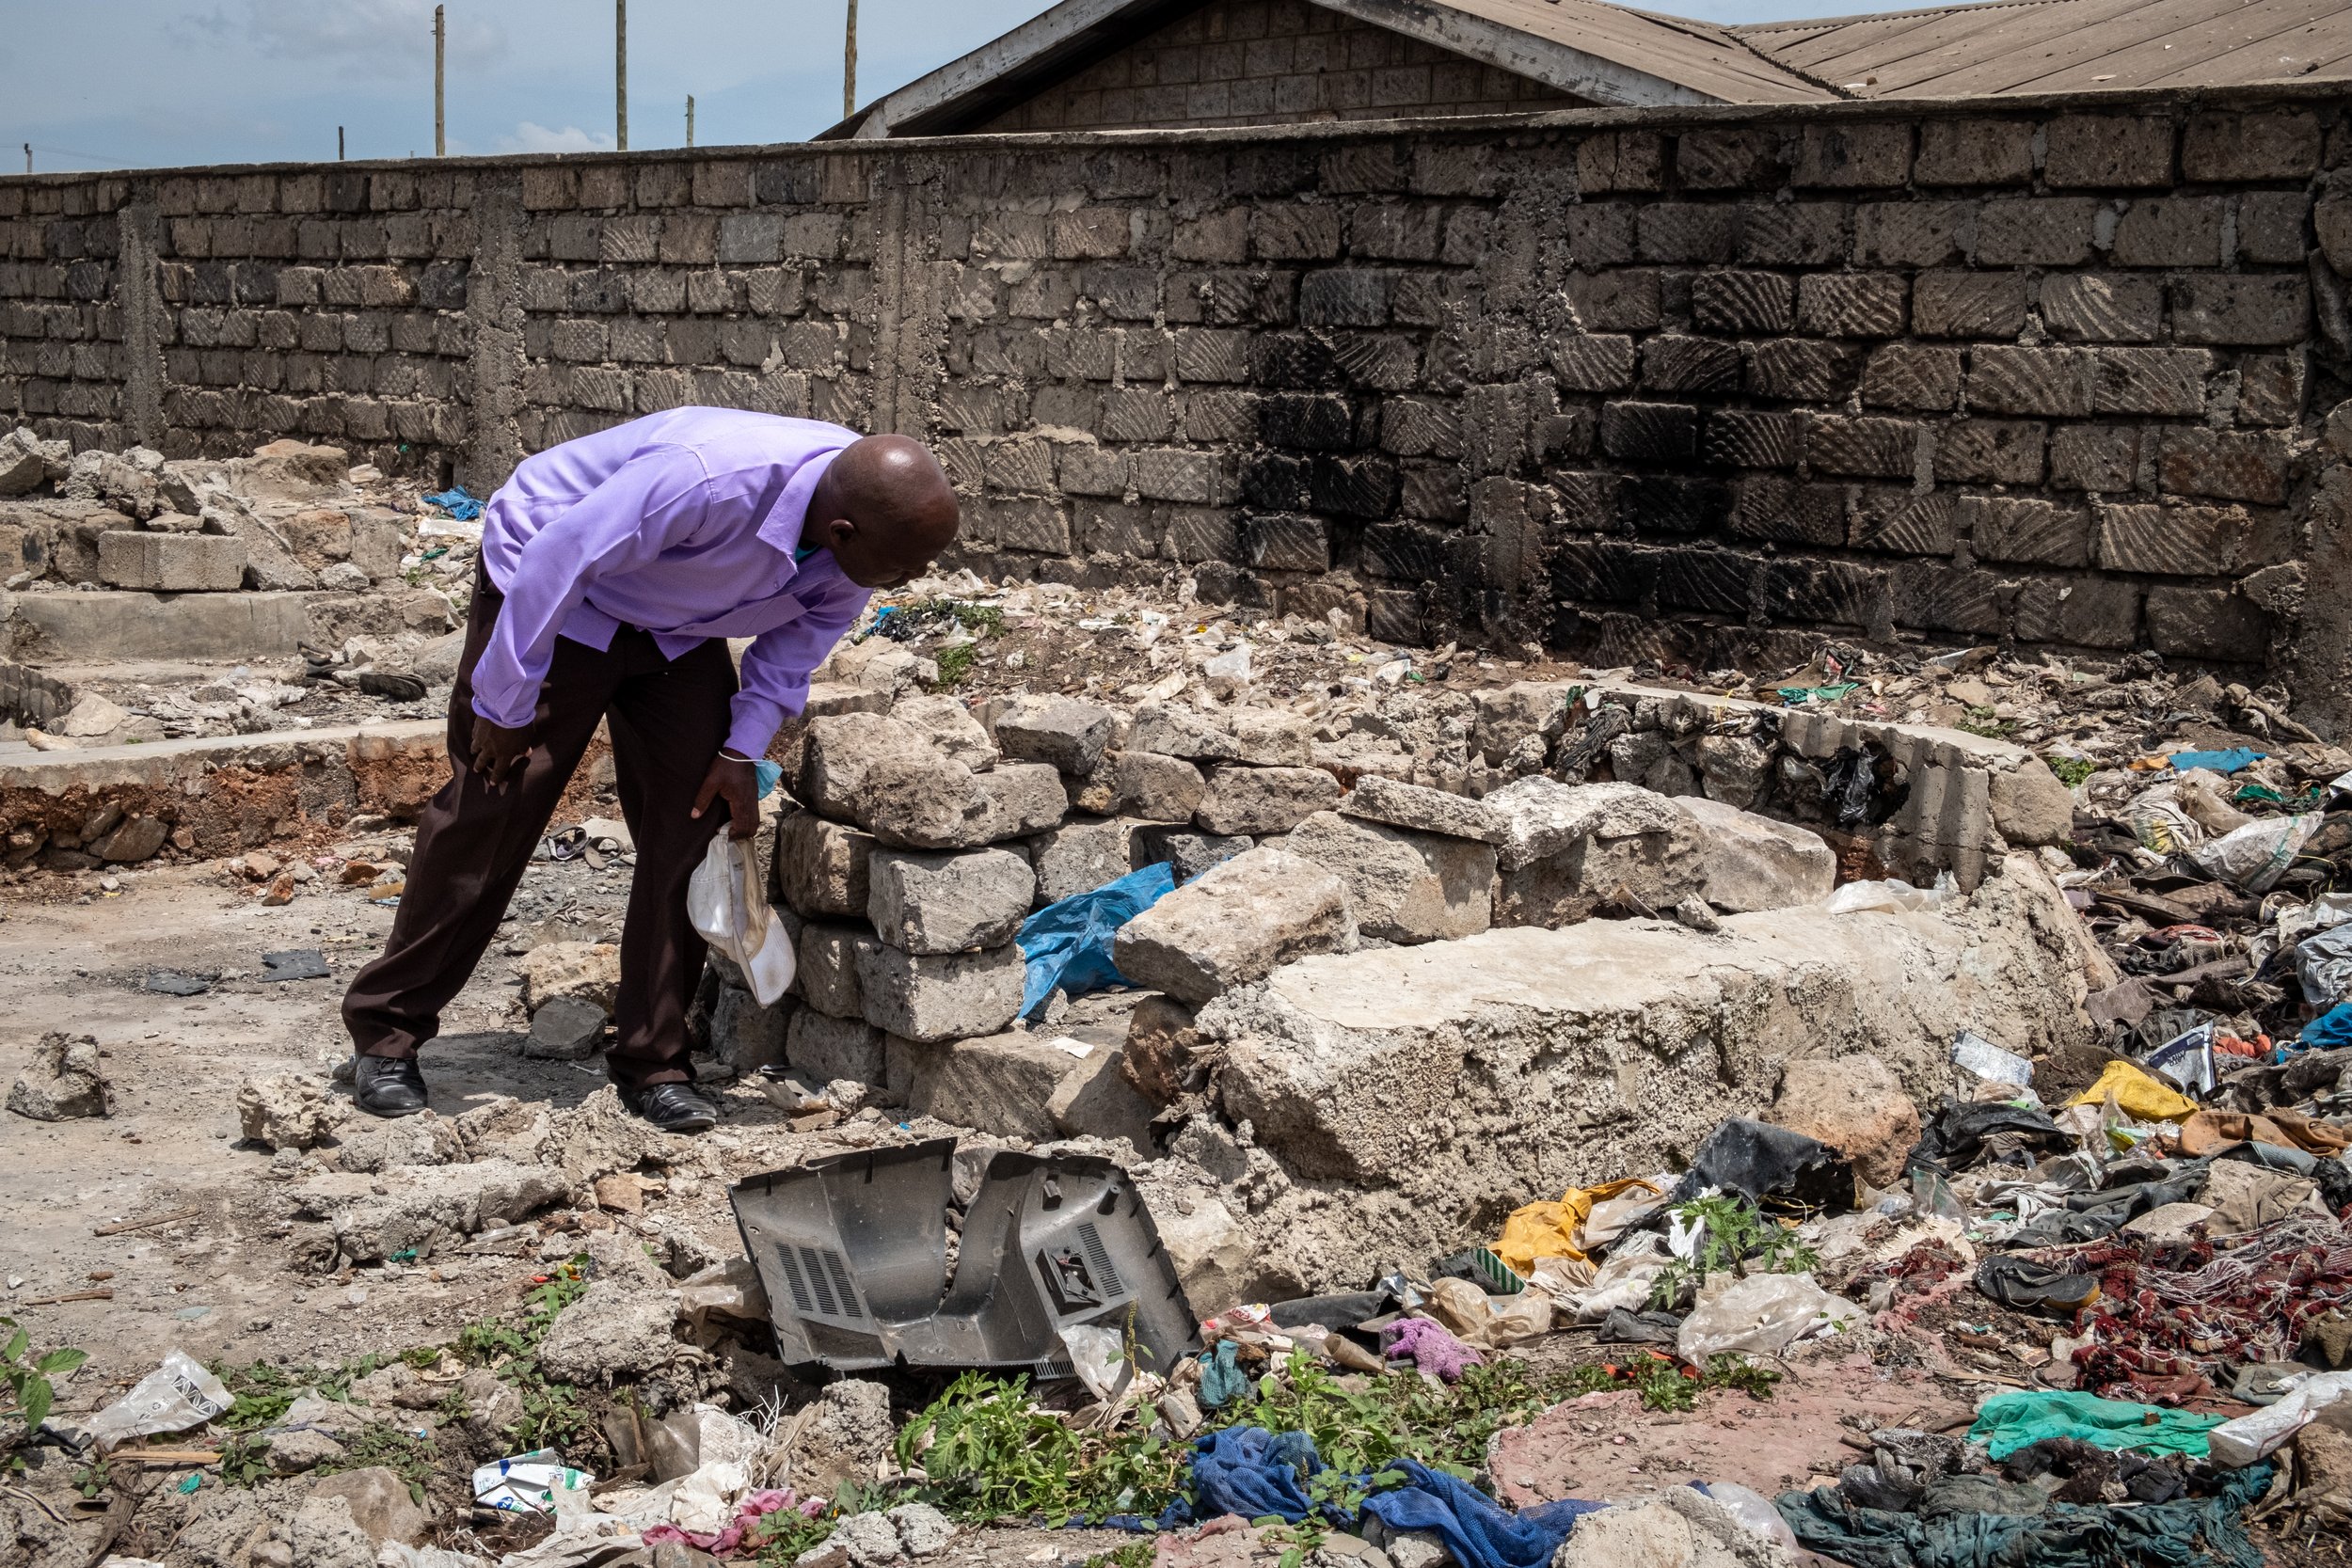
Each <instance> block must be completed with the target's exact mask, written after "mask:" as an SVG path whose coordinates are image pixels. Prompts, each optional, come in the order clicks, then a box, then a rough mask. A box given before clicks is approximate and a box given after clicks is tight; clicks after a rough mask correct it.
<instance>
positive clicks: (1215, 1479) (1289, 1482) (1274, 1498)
mask: <svg viewBox="0 0 2352 1568" xmlns="http://www.w3.org/2000/svg"><path fill="white" fill-rule="evenodd" d="M1322 1471H1323V1456H1322V1455H1321V1454H1318V1453H1316V1452H1315V1440H1314V1439H1313V1438H1311V1437H1310V1436H1308V1435H1307V1434H1306V1433H1303V1432H1282V1433H1274V1432H1268V1431H1266V1430H1265V1429H1264V1428H1263V1427H1228V1428H1226V1429H1225V1430H1224V1431H1223V1432H1213V1433H1209V1434H1208V1435H1207V1436H1205V1437H1201V1438H1200V1439H1198V1440H1197V1441H1196V1442H1195V1443H1194V1445H1193V1450H1192V1508H1193V1514H1194V1517H1196V1518H1200V1519H1214V1518H1216V1517H1217V1516H1218V1515H1220V1514H1225V1513H1238V1514H1240V1515H1241V1516H1242V1517H1243V1518H1245V1519H1263V1518H1266V1517H1268V1516H1272V1517H1275V1518H1279V1519H1285V1520H1288V1521H1289V1522H1290V1523H1292V1524H1294V1525H1295V1524H1299V1523H1301V1522H1303V1521H1304V1520H1305V1519H1306V1517H1307V1515H1308V1514H1310V1513H1316V1512H1320V1511H1318V1510H1317V1509H1316V1507H1315V1504H1314V1502H1313V1501H1312V1500H1311V1498H1310V1497H1308V1496H1307V1481H1308V1480H1309V1479H1310V1478H1311V1477H1313V1476H1316V1475H1320V1474H1321V1473H1322ZM1338 1522H1339V1523H1342V1524H1344V1523H1346V1520H1345V1519H1344V1518H1339V1519H1338Z"/></svg>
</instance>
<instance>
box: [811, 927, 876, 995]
mask: <svg viewBox="0 0 2352 1568" xmlns="http://www.w3.org/2000/svg"><path fill="white" fill-rule="evenodd" d="M881 945H882V939H881V938H880V937H878V936H876V935H875V934H874V932H873V930H872V929H871V928H870V927H865V926H836V925H834V924H832V923H830V922H827V921H821V920H812V921H810V922H809V923H808V924H807V925H806V926H804V927H802V928H801V937H800V942H799V943H798V945H797V947H796V949H795V951H796V952H797V953H798V955H799V957H800V974H799V975H798V978H797V980H796V981H795V984H796V985H797V987H798V989H799V990H800V993H801V997H802V1000H803V1001H805V1002H806V1003H807V1004H808V1005H809V1006H812V1007H814V1008H816V1009H817V1010H818V1012H820V1013H825V1014H828V1015H830V1016H831V1017H834V1018H862V1017H864V1016H865V1013H866V997H865V993H864V992H863V991H862V990H860V989H859V987H858V977H857V963H858V958H859V957H860V956H861V955H862V954H864V953H865V952H866V950H867V949H869V948H874V947H880V946H881Z"/></svg>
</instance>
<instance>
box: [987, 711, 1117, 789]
mask: <svg viewBox="0 0 2352 1568" xmlns="http://www.w3.org/2000/svg"><path fill="white" fill-rule="evenodd" d="M1118 728H1119V716H1118V715H1117V714H1115V713H1113V712H1112V711H1111V710H1110V709H1109V708H1106V707H1104V706H1102V705H1099V704H1095V703H1082V702H1079V701H1078V700H1077V699H1076V698H1074V697H1017V698H1015V699H1013V702H1012V704H1011V705H1010V706H1009V707H1007V708H1006V709H1005V711H1004V712H1002V713H1000V714H998V715H997V716H996V744H997V745H998V746H999V747H1001V748H1002V749H1003V751H1004V753H1005V755H1007V756H1009V757H1011V758H1013V759H1014V760H1016V761H1019V762H1041V763H1044V764H1046V765H1048V766H1049V767H1052V768H1058V769H1059V770H1060V771H1062V772H1064V773H1070V774H1073V775H1084V774H1088V773H1091V772H1093V771H1094V765H1095V764H1096V763H1098V762H1100V761H1101V760H1102V758H1103V749H1104V747H1106V746H1108V745H1109V744H1110V741H1111V736H1112V735H1113V734H1114V733H1115V732H1116V731H1117V730H1118Z"/></svg>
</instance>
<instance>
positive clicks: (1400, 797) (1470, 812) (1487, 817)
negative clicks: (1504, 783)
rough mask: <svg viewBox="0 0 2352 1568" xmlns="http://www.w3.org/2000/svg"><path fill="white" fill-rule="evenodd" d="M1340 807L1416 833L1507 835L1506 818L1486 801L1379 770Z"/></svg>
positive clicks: (1486, 838)
mask: <svg viewBox="0 0 2352 1568" xmlns="http://www.w3.org/2000/svg"><path fill="white" fill-rule="evenodd" d="M1338 809H1339V813H1340V815H1341V816H1354V817H1359V818H1360V819H1362V820H1364V821H1366V822H1385V823H1387V824H1388V825H1389V826H1391V827H1392V828H1407V829H1410V830H1412V831H1413V832H1422V833H1443V834H1445V835H1446V836H1448V837H1450V838H1468V839H1475V840H1477V841H1478V842H1479V843H1481V844H1501V843H1502V841H1503V838H1504V836H1505V829H1504V825H1503V821H1502V817H1501V816H1499V815H1497V814H1496V812H1495V811H1494V810H1493V808H1491V807H1490V806H1488V805H1487V804H1486V802H1485V801H1483V800H1470V799H1468V798H1467V797H1465V796H1460V795H1452V794H1448V793H1447V792H1446V791H1444V790H1442V789H1429V788H1425V787H1423V786H1422V785H1421V784H1400V783H1398V782H1397V781H1396V780H1394V779H1384V778H1382V777H1381V776H1380V775H1379V774H1377V773H1367V774H1365V775H1364V776H1363V777H1361V778H1359V779H1358V780H1357V781H1356V787H1355V788H1353V789H1351V790H1349V791H1348V792H1347V795H1346V798H1345V799H1343V800H1341V801H1340V803H1339V807H1338Z"/></svg>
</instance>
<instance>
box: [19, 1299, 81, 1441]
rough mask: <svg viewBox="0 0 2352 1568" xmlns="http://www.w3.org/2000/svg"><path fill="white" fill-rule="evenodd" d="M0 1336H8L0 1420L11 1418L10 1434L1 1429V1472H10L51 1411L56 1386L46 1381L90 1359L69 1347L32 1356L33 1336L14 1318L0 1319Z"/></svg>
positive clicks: (62, 1374)
mask: <svg viewBox="0 0 2352 1568" xmlns="http://www.w3.org/2000/svg"><path fill="white" fill-rule="evenodd" d="M0 1333H5V1334H6V1335H7V1340H6V1343H5V1344H0V1420H5V1419H8V1418H13V1422H14V1423H15V1425H16V1430H15V1431H14V1432H12V1433H10V1432H8V1429H7V1428H0V1445H4V1446H0V1454H6V1455H8V1457H7V1459H6V1460H5V1461H0V1470H5V1471H13V1470H16V1469H20V1468H22V1467H23V1465H24V1461H23V1460H22V1459H19V1458H17V1457H16V1454H15V1450H16V1449H19V1448H21V1447H23V1446H24V1444H26V1443H29V1442H31V1441H32V1437H33V1433H36V1432H39V1431H40V1423H41V1422H43V1421H45V1420H47V1419H49V1411H50V1408H51V1407H52V1406H53V1405H55V1404H56V1400H57V1388H56V1385H55V1384H53V1383H51V1382H50V1381H49V1380H50V1379H51V1378H53V1377H63V1376H65V1375H66V1374H67V1373H68V1372H71V1371H72V1370H74V1369H75V1368H76V1367H79V1366H80V1365H81V1364H82V1363H83V1362H85V1361H87V1360H88V1359H89V1353H88V1352H87V1351H81V1350H75V1349H74V1348H73V1347H72V1346H70V1345H68V1346H63V1347H61V1348H59V1349H56V1350H52V1351H44V1352H43V1353H41V1354H39V1355H35V1354H33V1336H32V1334H31V1332H30V1331H29V1330H26V1329H24V1328H21V1327H19V1326H18V1325H17V1322H16V1320H15V1319H14V1318H5V1317H0Z"/></svg>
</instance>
